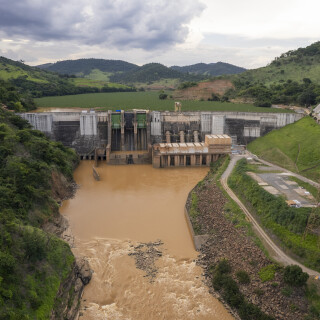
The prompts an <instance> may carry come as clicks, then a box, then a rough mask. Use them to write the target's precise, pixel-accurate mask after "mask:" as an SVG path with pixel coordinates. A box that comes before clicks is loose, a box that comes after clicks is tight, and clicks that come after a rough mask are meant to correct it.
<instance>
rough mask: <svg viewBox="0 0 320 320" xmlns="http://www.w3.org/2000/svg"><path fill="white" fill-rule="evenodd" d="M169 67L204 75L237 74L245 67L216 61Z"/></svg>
mask: <svg viewBox="0 0 320 320" xmlns="http://www.w3.org/2000/svg"><path fill="white" fill-rule="evenodd" d="M171 69H173V70H176V71H180V72H183V73H193V74H202V75H206V76H221V75H225V74H238V73H242V72H244V71H246V69H245V68H241V67H237V66H235V65H232V64H229V63H225V62H217V63H197V64H193V65H190V66H183V67H179V66H172V67H171Z"/></svg>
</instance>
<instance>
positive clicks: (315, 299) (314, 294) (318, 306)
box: [306, 280, 320, 320]
mask: <svg viewBox="0 0 320 320" xmlns="http://www.w3.org/2000/svg"><path fill="white" fill-rule="evenodd" d="M317 282H318V280H317ZM306 296H307V298H308V300H309V303H310V304H311V307H310V316H309V317H308V318H307V320H311V319H319V318H320V295H319V286H317V284H316V283H315V282H312V283H311V284H310V285H309V286H307V290H306Z"/></svg>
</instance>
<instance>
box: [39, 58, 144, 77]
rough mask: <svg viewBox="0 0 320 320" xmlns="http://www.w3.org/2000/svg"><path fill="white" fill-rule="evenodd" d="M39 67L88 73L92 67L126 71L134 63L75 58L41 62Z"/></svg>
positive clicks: (63, 72) (57, 70) (70, 72)
mask: <svg viewBox="0 0 320 320" xmlns="http://www.w3.org/2000/svg"><path fill="white" fill-rule="evenodd" d="M37 67H38V68H40V69H45V70H48V71H52V72H57V73H62V74H69V75H88V74H90V73H91V72H92V70H94V69H98V70H100V71H102V72H110V73H114V72H128V71H130V70H132V69H134V68H136V67H138V66H137V65H136V64H133V63H129V62H126V61H123V60H106V59H94V58H90V59H77V60H64V61H58V62H56V63H52V64H48V63H46V64H43V65H39V66H37Z"/></svg>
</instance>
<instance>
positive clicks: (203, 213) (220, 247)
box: [187, 174, 308, 320]
mask: <svg viewBox="0 0 320 320" xmlns="http://www.w3.org/2000/svg"><path fill="white" fill-rule="evenodd" d="M192 192H194V193H195V194H196V196H197V199H198V201H197V212H198V214H197V217H196V223H197V226H198V227H200V230H201V232H200V233H201V234H206V235H209V237H208V240H207V241H206V242H205V243H204V244H203V245H202V246H201V249H200V251H201V254H200V257H199V259H198V263H199V265H201V266H202V268H203V269H204V274H205V277H206V279H207V284H208V286H209V288H210V291H211V292H212V293H214V289H213V286H212V270H213V268H214V267H215V266H216V265H217V264H218V263H219V261H221V260H223V259H227V260H228V262H229V264H230V265H231V269H232V272H231V275H232V278H233V279H234V280H236V281H237V283H238V285H239V288H240V291H241V293H242V294H244V295H245V297H246V299H247V300H248V301H249V302H251V303H253V304H254V305H256V306H258V307H259V308H260V309H261V310H262V311H263V312H264V313H266V314H268V315H270V316H272V317H274V318H275V319H283V320H291V319H292V320H297V319H304V318H305V316H306V314H307V312H308V302H307V300H306V298H305V292H304V290H305V289H304V288H295V287H293V288H290V289H289V292H290V296H286V295H285V292H288V286H287V285H286V284H285V283H284V281H283V275H282V270H283V269H282V268H281V267H277V268H276V269H277V271H276V272H275V276H274V278H273V279H272V280H269V281H265V282H263V281H262V280H261V279H260V276H259V271H260V270H261V269H262V268H263V267H266V266H268V265H272V264H274V262H272V261H271V260H270V259H269V258H267V257H266V255H265V253H264V252H263V251H262V250H261V249H260V247H259V246H258V245H257V244H256V242H255V238H254V237H252V236H249V235H248V229H247V228H246V227H245V226H243V223H241V219H242V220H243V219H244V218H243V217H242V218H239V216H237V215H236V214H232V209H231V210H230V209H226V203H227V202H228V201H229V200H228V199H226V197H225V196H224V195H223V193H222V192H221V190H220V189H219V187H218V186H217V184H216V182H215V180H214V178H213V177H212V175H210V174H209V175H208V177H207V178H206V179H205V180H204V181H203V182H202V183H200V184H199V185H198V186H197V187H196V188H195V189H194V190H193V191H192ZM190 206H191V193H190V195H189V198H188V201H187V210H188V211H189V210H190ZM238 271H245V272H247V273H248V274H249V277H250V283H248V284H240V283H239V281H238V280H237V277H236V273H237V272H238ZM215 294H216V293H215ZM287 295H288V294H287Z"/></svg>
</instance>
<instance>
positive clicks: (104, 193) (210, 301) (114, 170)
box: [61, 161, 233, 320]
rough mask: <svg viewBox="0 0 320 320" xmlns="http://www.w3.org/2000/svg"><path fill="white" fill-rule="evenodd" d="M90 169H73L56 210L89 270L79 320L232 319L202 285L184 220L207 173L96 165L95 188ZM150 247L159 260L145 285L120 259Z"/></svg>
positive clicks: (130, 263)
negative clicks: (72, 185)
mask: <svg viewBox="0 0 320 320" xmlns="http://www.w3.org/2000/svg"><path fill="white" fill-rule="evenodd" d="M92 165H93V162H91V161H83V162H82V163H81V164H80V166H79V167H78V168H77V170H76V171H75V180H76V182H77V183H78V184H79V185H80V186H81V187H80V189H79V190H78V191H77V194H76V196H75V198H74V199H71V200H69V201H65V202H64V204H63V206H62V209H61V212H62V213H63V214H64V215H66V216H68V218H69V220H70V225H71V227H72V230H73V233H74V236H75V248H74V251H75V253H76V254H81V255H84V256H86V257H87V258H88V260H89V262H90V265H91V268H92V269H93V270H94V274H93V278H92V280H91V282H90V284H89V285H88V286H87V287H86V289H85V292H84V296H83V301H82V305H81V312H82V313H83V315H82V317H80V319H88V320H91V319H92V320H93V319H108V320H109V319H110V320H122V319H131V320H144V319H145V320H147V319H148V320H153V319H155V320H158V319H168V320H171V319H172V320H176V319H212V320H215V319H217V320H218V319H219V320H229V319H233V318H232V316H231V315H230V314H229V313H228V312H227V311H226V309H225V308H224V306H223V305H222V304H221V303H220V302H219V301H218V300H216V299H215V298H214V297H213V296H212V295H210V294H209V292H208V288H207V287H206V286H205V285H204V283H203V279H202V276H201V272H202V269H201V268H200V267H198V266H196V264H195V262H194V259H196V257H197V252H196V251H195V250H194V246H193V242H192V239H191V235H190V233H189V229H188V226H187V222H186V220H185V216H184V205H185V201H186V198H187V195H188V192H189V191H190V190H191V189H192V188H193V186H194V185H195V184H196V183H197V182H198V181H199V180H201V179H202V178H203V177H204V176H205V175H206V172H207V169H205V168H192V169H191V168H190V169H188V168H177V169H153V168H152V167H151V166H148V165H140V166H139V165H132V166H107V165H104V164H101V165H100V166H99V168H98V172H99V174H100V177H101V181H95V180H94V179H93V176H92ZM157 240H161V241H162V242H163V245H161V246H159V247H157V249H158V250H161V251H162V253H163V255H162V256H161V257H160V258H159V259H158V260H156V262H155V266H156V268H157V274H156V277H155V278H154V281H150V277H145V275H146V273H145V272H144V271H143V270H140V269H137V268H136V265H135V260H134V257H133V256H129V255H128V254H129V253H130V252H131V253H132V252H133V250H134V248H133V246H136V245H138V244H139V243H141V242H154V241H157Z"/></svg>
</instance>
